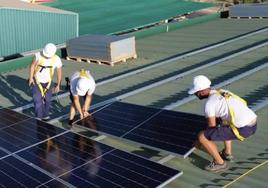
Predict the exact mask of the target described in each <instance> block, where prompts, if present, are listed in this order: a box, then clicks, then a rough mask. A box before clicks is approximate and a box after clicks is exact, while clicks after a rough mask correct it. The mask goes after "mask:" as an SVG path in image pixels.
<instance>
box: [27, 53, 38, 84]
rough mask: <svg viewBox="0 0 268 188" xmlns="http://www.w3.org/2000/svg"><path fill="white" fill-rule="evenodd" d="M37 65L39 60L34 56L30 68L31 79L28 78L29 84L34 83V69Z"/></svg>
mask: <svg viewBox="0 0 268 188" xmlns="http://www.w3.org/2000/svg"><path fill="white" fill-rule="evenodd" d="M36 66H37V61H36V59H35V58H34V59H33V61H32V64H31V65H30V69H29V80H28V84H29V86H31V85H32V84H34V70H35V67H36Z"/></svg>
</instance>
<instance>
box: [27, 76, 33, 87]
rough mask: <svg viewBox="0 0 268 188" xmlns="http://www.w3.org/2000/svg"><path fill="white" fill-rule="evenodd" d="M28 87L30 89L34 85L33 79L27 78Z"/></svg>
mask: <svg viewBox="0 0 268 188" xmlns="http://www.w3.org/2000/svg"><path fill="white" fill-rule="evenodd" d="M28 85H29V86H30V87H31V86H32V85H34V79H33V78H29V80H28Z"/></svg>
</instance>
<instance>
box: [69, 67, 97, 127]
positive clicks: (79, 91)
mask: <svg viewBox="0 0 268 188" xmlns="http://www.w3.org/2000/svg"><path fill="white" fill-rule="evenodd" d="M95 88H96V84H95V80H94V78H93V77H92V76H91V74H90V72H89V71H85V70H84V69H82V70H80V72H75V73H74V74H73V75H72V76H71V79H70V99H71V102H72V104H71V108H70V114H69V124H70V125H71V124H72V123H73V122H74V116H75V114H76V111H78V112H79V114H80V119H83V118H85V117H87V116H88V115H89V113H88V110H89V108H90V105H91V101H92V95H93V93H94V91H95ZM80 97H82V98H83V100H84V104H83V105H81V103H80Z"/></svg>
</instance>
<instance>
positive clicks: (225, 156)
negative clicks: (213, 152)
mask: <svg viewBox="0 0 268 188" xmlns="http://www.w3.org/2000/svg"><path fill="white" fill-rule="evenodd" d="M220 156H221V158H222V159H223V160H225V161H230V162H233V161H234V157H233V155H231V154H227V153H225V151H224V149H223V150H222V151H221V152H220Z"/></svg>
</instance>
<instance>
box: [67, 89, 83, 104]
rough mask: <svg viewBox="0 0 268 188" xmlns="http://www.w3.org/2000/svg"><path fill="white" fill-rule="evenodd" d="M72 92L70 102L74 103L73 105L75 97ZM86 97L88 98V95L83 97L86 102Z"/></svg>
mask: <svg viewBox="0 0 268 188" xmlns="http://www.w3.org/2000/svg"><path fill="white" fill-rule="evenodd" d="M69 92H70V95H69V96H70V100H71V101H72V103H74V96H73V94H72V92H71V91H69ZM86 97H87V93H86V94H85V96H83V99H84V100H86Z"/></svg>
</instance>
